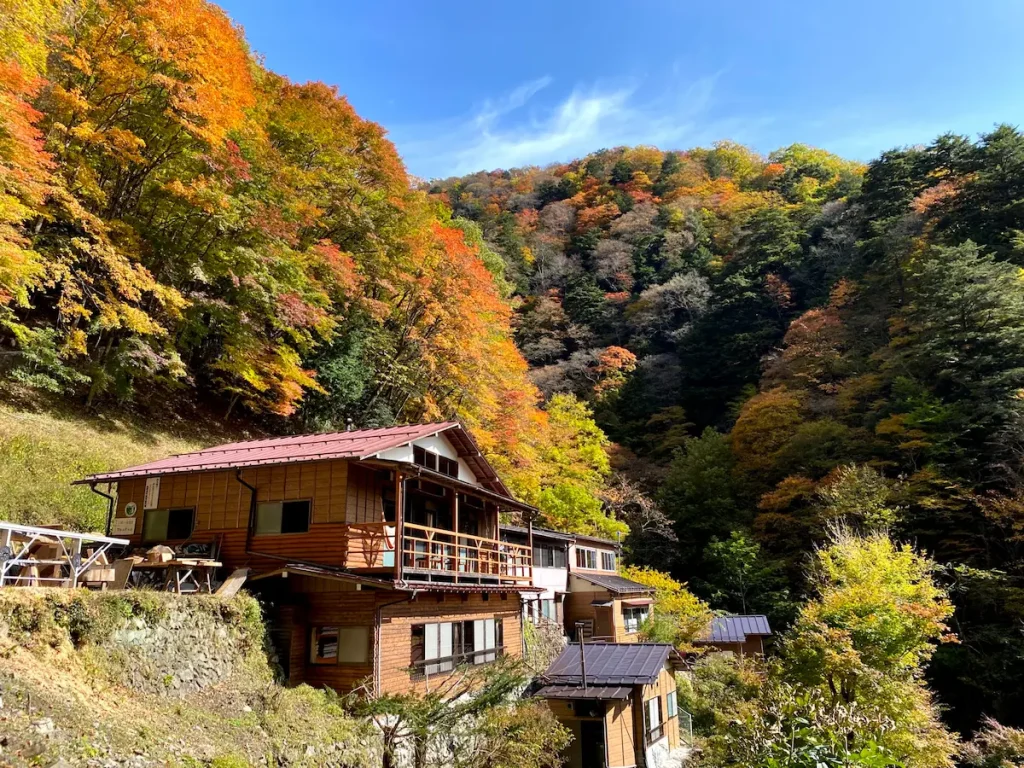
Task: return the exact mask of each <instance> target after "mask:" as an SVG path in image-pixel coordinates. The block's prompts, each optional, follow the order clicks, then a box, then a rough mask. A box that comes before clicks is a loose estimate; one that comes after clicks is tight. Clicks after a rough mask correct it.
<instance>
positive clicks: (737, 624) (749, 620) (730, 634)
mask: <svg viewBox="0 0 1024 768" xmlns="http://www.w3.org/2000/svg"><path fill="white" fill-rule="evenodd" d="M771 633H772V629H771V627H770V626H768V617H767V616H764V615H763V614H752V615H748V616H716V617H715V618H714V619H713V620H712V621H711V628H710V629H709V631H708V633H707V634H706V635H704V636H703V637H701V638H699V639H698V640H697V642H704V643H742V642H744V641H745V640H746V639H747V636H748V635H770V634H771Z"/></svg>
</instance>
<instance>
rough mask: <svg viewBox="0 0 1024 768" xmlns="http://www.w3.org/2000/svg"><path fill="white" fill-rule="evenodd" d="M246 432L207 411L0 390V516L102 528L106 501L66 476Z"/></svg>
mask: <svg viewBox="0 0 1024 768" xmlns="http://www.w3.org/2000/svg"><path fill="white" fill-rule="evenodd" d="M251 436H252V434H251V433H249V432H246V431H243V430H242V429H240V428H237V427H233V428H229V427H227V426H225V425H223V424H221V423H219V422H218V421H216V420H215V419H211V418H210V417H209V415H208V414H197V413H190V414H181V413H179V414H164V415H161V416H159V417H153V416H142V415H139V414H136V413H133V412H131V411H128V410H125V409H121V410H116V409H111V410H108V411H105V412H96V411H88V412H87V411H86V410H85V409H84V408H76V407H74V406H71V405H68V404H66V403H59V402H51V401H41V400H38V399H28V398H26V397H24V396H23V394H22V393H11V392H10V391H7V392H0V520H8V521H12V522H20V523H28V524H32V523H42V524H49V523H52V524H61V525H64V526H68V527H70V528H73V529H79V530H93V531H98V530H102V528H103V525H104V522H105V519H106V511H107V502H106V499H104V498H102V497H101V496H98V495H96V494H94V493H92V492H91V491H90V490H89V488H88V487H87V486H72V485H71V483H72V482H73V481H74V480H78V479H80V478H82V477H85V476H86V475H89V474H92V473H94V472H101V471H104V470H108V469H116V468H118V467H125V466H130V465H133V464H141V463H144V462H147V461H152V460H154V459H158V458H162V457H164V456H168V455H170V454H172V453H182V452H185V451H193V450H196V449H198V448H202V447H205V446H208V445H215V444H217V443H220V442H226V441H229V440H234V439H241V438H245V437H251ZM101 490H103V488H101Z"/></svg>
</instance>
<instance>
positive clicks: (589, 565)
mask: <svg viewBox="0 0 1024 768" xmlns="http://www.w3.org/2000/svg"><path fill="white" fill-rule="evenodd" d="M576 567H577V568H586V569H588V570H591V571H596V570H597V550H596V549H584V548H583V547H576Z"/></svg>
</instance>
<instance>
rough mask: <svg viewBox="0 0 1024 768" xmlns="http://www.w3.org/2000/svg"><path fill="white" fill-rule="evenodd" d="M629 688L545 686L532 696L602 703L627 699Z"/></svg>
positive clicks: (614, 686)
mask: <svg viewBox="0 0 1024 768" xmlns="http://www.w3.org/2000/svg"><path fill="white" fill-rule="evenodd" d="M631 690H632V689H630V688H626V687H625V686H622V685H588V686H587V687H586V688H584V687H583V686H582V685H545V686H544V687H543V688H541V689H540V690H539V691H537V692H536V693H535V694H533V695H534V696H537V697H539V698H541V699H600V700H602V701H609V700H613V701H614V700H619V699H628V698H629V694H630V693H631Z"/></svg>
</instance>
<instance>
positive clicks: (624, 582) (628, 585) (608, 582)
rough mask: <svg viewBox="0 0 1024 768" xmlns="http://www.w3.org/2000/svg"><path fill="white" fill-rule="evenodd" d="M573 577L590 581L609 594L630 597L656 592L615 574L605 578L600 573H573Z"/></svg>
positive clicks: (644, 585)
mask: <svg viewBox="0 0 1024 768" xmlns="http://www.w3.org/2000/svg"><path fill="white" fill-rule="evenodd" d="M572 575H573V576H575V577H576V578H577V579H583V580H584V581H589V582H590V583H591V584H593V585H595V586H598V587H601V589H607V590H608V591H609V592H612V593H613V594H616V595H630V594H635V593H637V592H644V593H647V592H653V591H654V588H653V587H648V586H647V585H646V584H641V583H640V582H637V581H630V580H629V579H624V578H622V577H621V576H615V575H613V574H608V575H607V576H605V575H604V574H600V573H576V572H573V573H572Z"/></svg>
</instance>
